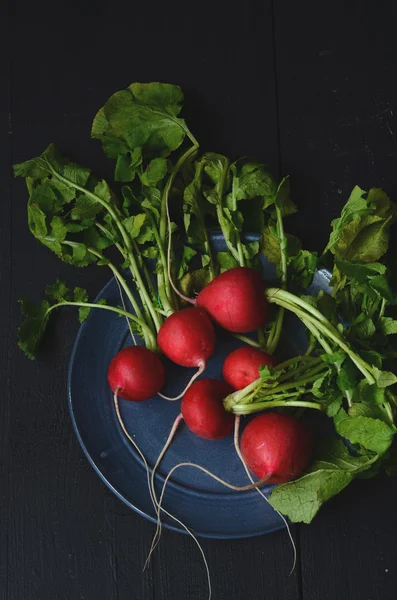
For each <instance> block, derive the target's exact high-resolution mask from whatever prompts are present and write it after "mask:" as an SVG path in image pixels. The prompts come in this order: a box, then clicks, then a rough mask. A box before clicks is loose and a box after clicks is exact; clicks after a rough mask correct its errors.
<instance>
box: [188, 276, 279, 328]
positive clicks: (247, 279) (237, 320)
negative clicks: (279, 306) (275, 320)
mask: <svg viewBox="0 0 397 600" xmlns="http://www.w3.org/2000/svg"><path fill="white" fill-rule="evenodd" d="M196 304H197V306H198V307H200V308H204V309H205V310H206V311H207V313H208V314H209V315H210V317H212V319H213V320H214V321H215V322H216V323H218V325H220V326H221V327H223V328H224V329H226V330H227V331H232V332H234V333H246V332H248V331H253V330H254V329H259V328H260V327H263V325H264V324H265V323H266V321H267V319H268V313H269V307H268V301H267V299H266V298H265V281H264V279H263V277H262V275H261V274H260V273H258V271H255V270H254V269H251V268H250V267H236V268H234V269H230V270H229V271H225V272H224V273H221V275H218V277H215V279H213V280H212V281H211V282H210V283H209V284H208V285H207V286H206V287H205V288H204V289H203V290H202V291H201V292H200V293H199V295H198V296H197V301H196Z"/></svg>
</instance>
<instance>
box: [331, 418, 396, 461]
mask: <svg viewBox="0 0 397 600" xmlns="http://www.w3.org/2000/svg"><path fill="white" fill-rule="evenodd" d="M336 430H337V432H338V433H339V435H341V436H342V437H344V438H346V439H348V440H349V441H350V442H351V443H352V444H360V445H361V446H364V448H367V450H373V451H374V452H376V453H377V454H383V453H384V452H386V450H387V449H388V448H389V447H390V445H391V443H392V441H393V436H394V435H395V428H394V430H393V429H392V428H391V427H389V425H387V424H386V423H384V422H383V421H380V420H379V419H373V418H370V417H362V416H359V417H349V418H347V419H344V420H343V421H339V423H337V424H336Z"/></svg>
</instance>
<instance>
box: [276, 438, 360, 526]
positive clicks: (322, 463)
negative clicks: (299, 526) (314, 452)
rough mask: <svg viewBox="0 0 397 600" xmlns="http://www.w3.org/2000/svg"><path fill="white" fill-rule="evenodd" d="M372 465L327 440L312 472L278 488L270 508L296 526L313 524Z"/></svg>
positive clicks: (339, 444) (343, 445) (342, 445)
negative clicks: (300, 523)
mask: <svg viewBox="0 0 397 600" xmlns="http://www.w3.org/2000/svg"><path fill="white" fill-rule="evenodd" d="M371 462H372V461H371V459H369V458H368V457H366V456H357V457H356V456H352V455H351V454H350V453H349V451H348V449H347V448H346V446H345V444H344V443H343V442H342V441H340V440H336V439H334V438H331V439H330V440H325V443H324V444H323V448H322V449H321V451H320V452H319V456H318V459H317V460H316V461H315V462H314V463H313V464H312V466H311V467H310V471H311V472H309V473H307V474H306V475H304V476H303V477H300V478H299V479H297V480H295V481H291V482H289V483H284V484H282V485H279V486H277V487H275V488H274V489H273V491H272V493H271V496H270V498H269V500H270V504H271V505H272V506H273V507H274V508H275V509H276V510H278V511H280V512H281V513H283V514H284V515H286V516H287V517H289V519H291V521H293V522H295V523H297V522H303V523H310V522H311V521H312V519H313V518H314V517H315V515H316V514H317V513H318V511H319V510H320V508H321V506H322V505H323V504H324V503H325V502H327V501H328V500H330V499H331V498H332V497H333V496H336V495H337V494H339V492H341V491H342V490H343V489H344V488H345V487H346V486H347V485H348V484H349V483H350V482H351V481H352V480H353V478H354V477H355V476H357V475H358V474H360V473H361V472H363V471H364V472H365V471H366V470H367V469H369V468H370V466H371Z"/></svg>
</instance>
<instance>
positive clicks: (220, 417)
mask: <svg viewBox="0 0 397 600" xmlns="http://www.w3.org/2000/svg"><path fill="white" fill-rule="evenodd" d="M231 391H232V388H231V387H230V385H229V384H228V383H226V382H225V381H219V380H217V379H200V380H199V381H196V382H195V383H193V385H192V386H191V387H190V388H189V389H188V391H187V392H186V393H185V395H184V397H183V400H182V405H181V412H182V416H183V418H184V420H185V423H186V425H187V426H188V427H189V429H190V431H192V432H193V433H195V434H196V435H198V436H199V437H201V438H204V439H207V440H220V439H222V438H224V437H226V436H227V435H229V434H230V433H231V432H232V431H233V424H234V416H233V415H232V414H231V413H228V412H226V410H225V409H224V407H223V402H222V401H223V399H224V398H225V397H226V396H227V395H228V394H230V392H231Z"/></svg>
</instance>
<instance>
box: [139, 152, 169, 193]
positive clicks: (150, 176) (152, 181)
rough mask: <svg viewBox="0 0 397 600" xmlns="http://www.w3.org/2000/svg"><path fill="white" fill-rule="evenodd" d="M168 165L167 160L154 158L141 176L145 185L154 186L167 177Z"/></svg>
mask: <svg viewBox="0 0 397 600" xmlns="http://www.w3.org/2000/svg"><path fill="white" fill-rule="evenodd" d="M167 170H168V165H167V161H166V159H165V158H154V159H153V160H152V161H150V163H149V165H148V167H147V169H146V171H145V172H144V173H142V175H141V181H142V184H143V185H147V186H153V185H156V183H158V182H159V181H161V180H162V179H164V177H165V176H166V175H167Z"/></svg>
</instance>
